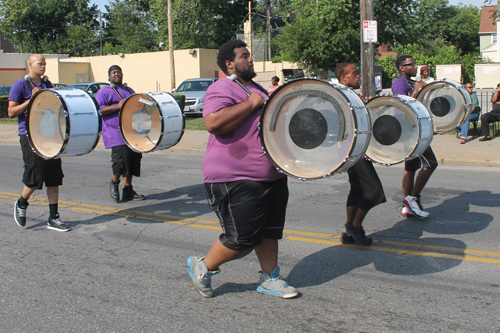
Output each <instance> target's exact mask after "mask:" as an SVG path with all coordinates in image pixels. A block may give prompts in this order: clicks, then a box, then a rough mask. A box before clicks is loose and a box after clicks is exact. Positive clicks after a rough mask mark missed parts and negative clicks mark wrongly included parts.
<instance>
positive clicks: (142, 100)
mask: <svg viewBox="0 0 500 333" xmlns="http://www.w3.org/2000/svg"><path fill="white" fill-rule="evenodd" d="M120 131H121V133H122V136H123V140H124V141H125V143H127V145H128V146H129V147H130V149H132V150H134V151H136V152H139V153H146V152H149V151H151V150H153V149H154V148H155V147H156V145H157V144H158V142H159V141H160V140H161V137H162V133H163V123H162V120H161V117H160V107H159V106H158V104H157V103H156V101H155V100H154V99H153V98H152V97H150V96H148V95H145V94H134V95H132V96H129V97H128V98H127V99H126V100H125V102H124V103H123V105H122V107H121V109H120Z"/></svg>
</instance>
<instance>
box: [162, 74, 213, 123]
mask: <svg viewBox="0 0 500 333" xmlns="http://www.w3.org/2000/svg"><path fill="white" fill-rule="evenodd" d="M215 81H217V79H188V80H186V81H184V82H182V83H181V84H180V86H179V87H177V89H175V90H173V91H172V93H175V94H182V95H184V96H186V103H185V104H184V114H185V115H186V116H187V115H202V114H203V97H205V92H206V91H207V89H208V87H209V86H210V85H211V84H212V83H214V82H215Z"/></svg>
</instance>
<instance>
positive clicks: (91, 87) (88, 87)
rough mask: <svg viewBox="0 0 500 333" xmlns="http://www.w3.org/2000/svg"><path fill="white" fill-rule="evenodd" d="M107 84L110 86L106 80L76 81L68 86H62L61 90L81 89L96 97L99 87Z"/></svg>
mask: <svg viewBox="0 0 500 333" xmlns="http://www.w3.org/2000/svg"><path fill="white" fill-rule="evenodd" d="M105 86H109V83H106V82H90V83H75V84H70V85H69V86H67V87H64V88H61V90H71V89H80V90H83V91H86V92H88V93H89V94H90V96H92V97H95V94H96V93H97V92H98V91H99V89H101V88H102V87H105Z"/></svg>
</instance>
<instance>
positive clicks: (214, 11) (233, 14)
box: [151, 0, 255, 49]
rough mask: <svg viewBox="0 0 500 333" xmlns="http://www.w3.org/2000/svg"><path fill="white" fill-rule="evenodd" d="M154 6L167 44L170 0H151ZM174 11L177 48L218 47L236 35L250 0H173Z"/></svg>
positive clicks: (163, 39) (162, 38)
mask: <svg viewBox="0 0 500 333" xmlns="http://www.w3.org/2000/svg"><path fill="white" fill-rule="evenodd" d="M254 2H255V1H254ZM151 6H152V7H153V8H154V16H155V18H156V20H157V23H158V32H159V35H160V36H161V38H160V40H162V41H163V43H164V44H166V45H167V44H168V43H167V42H166V41H167V40H168V25H167V1H166V0H152V1H151ZM172 11H173V14H172V20H173V36H174V46H175V48H178V49H187V48H197V47H202V48H219V47H220V46H221V45H222V44H223V43H225V42H227V41H228V40H231V39H234V38H235V36H236V32H237V30H238V28H239V27H240V26H241V25H242V23H243V20H244V18H245V17H246V15H247V13H248V1H247V0H233V1H227V0H203V1H198V0H182V1H181V0H173V1H172Z"/></svg>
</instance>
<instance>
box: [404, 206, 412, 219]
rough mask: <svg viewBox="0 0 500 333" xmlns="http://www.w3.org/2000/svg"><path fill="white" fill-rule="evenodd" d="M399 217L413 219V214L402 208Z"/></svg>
mask: <svg viewBox="0 0 500 333" xmlns="http://www.w3.org/2000/svg"><path fill="white" fill-rule="evenodd" d="M401 216H403V217H414V216H415V214H413V212H412V211H411V210H410V209H408V208H406V207H405V206H403V209H402V210H401Z"/></svg>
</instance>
